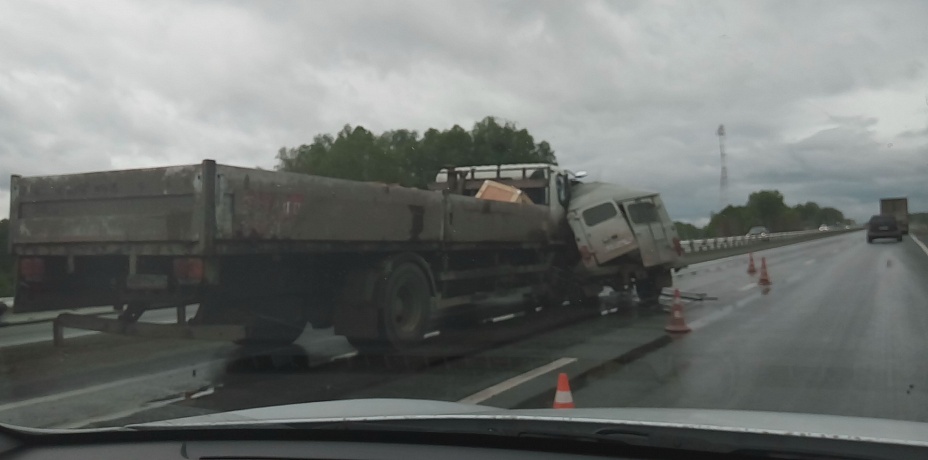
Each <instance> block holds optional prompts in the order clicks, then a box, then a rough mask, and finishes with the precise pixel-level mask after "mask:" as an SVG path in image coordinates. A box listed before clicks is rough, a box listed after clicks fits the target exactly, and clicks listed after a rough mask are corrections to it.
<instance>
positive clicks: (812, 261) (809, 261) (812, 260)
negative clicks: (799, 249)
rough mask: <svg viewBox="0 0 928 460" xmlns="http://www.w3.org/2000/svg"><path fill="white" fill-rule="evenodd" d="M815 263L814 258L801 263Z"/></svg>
mask: <svg viewBox="0 0 928 460" xmlns="http://www.w3.org/2000/svg"><path fill="white" fill-rule="evenodd" d="M814 263H815V259H809V260H807V261H805V262H804V263H803V265H812V264H814Z"/></svg>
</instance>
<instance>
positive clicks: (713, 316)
mask: <svg viewBox="0 0 928 460" xmlns="http://www.w3.org/2000/svg"><path fill="white" fill-rule="evenodd" d="M752 286H753V285H752ZM760 297H761V293H759V292H758V293H755V294H751V295H749V296H747V297H745V298H743V299H741V300H739V301H737V302H735V303H733V304H728V305H725V306H723V307H720V308H719V309H718V310H715V311H713V312H712V313H709V314H708V315H706V316H703V317H701V318H699V319H696V320H693V321H690V322H689V326H690V329H693V330H697V329H702V328H704V327H706V326H708V325H710V324H712V323H714V322H716V321H718V320H720V319H722V318H724V317H726V316H728V315H730V314H732V313H733V312H734V311H735V310H738V309H740V308H744V307H746V306H747V305H750V304H751V303H752V302H754V301H756V300H757V299H760Z"/></svg>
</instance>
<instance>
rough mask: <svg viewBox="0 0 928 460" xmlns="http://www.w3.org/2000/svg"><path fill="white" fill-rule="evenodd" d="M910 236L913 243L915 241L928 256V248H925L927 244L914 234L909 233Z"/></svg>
mask: <svg viewBox="0 0 928 460" xmlns="http://www.w3.org/2000/svg"><path fill="white" fill-rule="evenodd" d="M909 236H911V237H912V241H914V242H915V244H917V245H918V247H920V248H922V252H924V253H925V255H928V246H925V243H922V241H921V240H920V239H918V237H917V236H915V234H914V233H909Z"/></svg>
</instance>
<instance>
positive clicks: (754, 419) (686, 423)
mask: <svg viewBox="0 0 928 460" xmlns="http://www.w3.org/2000/svg"><path fill="white" fill-rule="evenodd" d="M414 419H419V420H421V419H436V420H440V419H487V420H535V421H551V422H581V423H603V424H616V425H624V426H650V427H668V428H688V429H694V430H712V431H728V432H738V433H757V434H774V435H776V434H778V435H788V436H803V437H812V438H823V439H844V440H855V441H876V442H888V443H894V444H906V445H916V446H925V447H928V424H926V423H919V422H907V421H898V420H887V419H875V418H862V417H846V416H837V415H819V414H801V413H784V412H762V411H740V410H739V411H736V410H710V409H653V408H594V409H570V410H554V409H518V410H508V409H499V408H493V407H488V406H478V405H470V404H459V403H452V402H443V401H426V400H414V399H354V400H342V401H327V402H315V403H304V404H291V405H285V406H273V407H263V408H257V409H246V410H238V411H231V412H222V413H216V414H209V415H202V416H195V417H187V418H180V419H173V420H165V421H160V422H153V423H145V424H139V425H133V426H131V427H129V428H192V427H198V426H199V427H203V426H209V427H217V426H235V425H239V424H242V425H246V424H247V425H250V426H253V425H254V424H268V425H271V424H282V423H284V424H285V423H297V422H300V423H312V422H353V421H358V422H361V421H387V420H414Z"/></svg>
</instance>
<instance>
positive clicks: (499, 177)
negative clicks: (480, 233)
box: [433, 163, 683, 297]
mask: <svg viewBox="0 0 928 460" xmlns="http://www.w3.org/2000/svg"><path fill="white" fill-rule="evenodd" d="M582 176H583V175H582V174H575V173H572V172H571V171H568V170H566V169H562V168H560V167H558V166H556V165H551V164H544V163H538V164H512V165H489V166H463V167H456V168H450V167H449V168H445V169H442V170H441V171H440V172H439V173H438V175H437V177H436V183H435V184H433V188H434V189H446V190H451V191H452V192H454V193H461V194H464V195H469V196H474V195H476V193H477V191H478V190H479V189H480V187H481V186H482V185H483V182H484V181H487V180H492V181H497V182H501V183H503V184H506V185H510V186H512V187H516V188H519V189H521V190H522V191H524V192H525V194H526V195H527V196H528V197H529V198H531V200H532V203H534V204H535V205H540V206H547V207H548V209H549V211H548V212H549V215H550V218H551V222H552V224H553V225H555V226H565V227H566V231H565V239H567V238H569V239H572V240H573V245H574V246H575V248H574V249H575V250H576V253H578V254H579V257H578V265H577V266H576V267H575V269H574V271H575V272H577V273H578V274H580V275H581V277H582V278H584V279H591V280H597V281H598V282H600V283H602V284H604V285H609V286H612V287H613V288H616V289H622V288H624V287H626V286H629V285H631V284H633V283H634V284H636V285H637V286H638V289H639V296H641V297H644V296H648V297H656V295H659V293H660V289H661V288H663V287H670V286H671V285H672V269H673V268H676V267H679V266H680V265H681V257H682V255H683V249H682V247H681V246H680V239H679V238H678V237H677V232H676V228H675V227H674V225H673V221H672V220H671V219H670V216H669V215H668V213H667V210H666V208H665V207H664V203H663V201H662V200H661V197H660V195H659V194H658V193H656V192H650V191H645V190H635V189H631V188H627V187H622V186H619V185H615V184H609V183H604V182H583V181H582V180H581V179H582ZM565 224H566V225H565ZM589 290H590V292H594V291H595V290H596V288H595V286H592V285H591V287H590V288H589Z"/></svg>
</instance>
